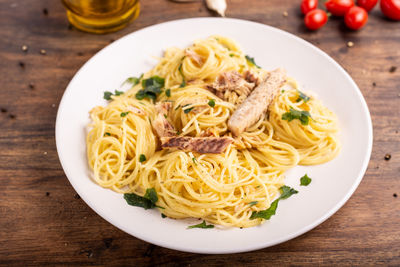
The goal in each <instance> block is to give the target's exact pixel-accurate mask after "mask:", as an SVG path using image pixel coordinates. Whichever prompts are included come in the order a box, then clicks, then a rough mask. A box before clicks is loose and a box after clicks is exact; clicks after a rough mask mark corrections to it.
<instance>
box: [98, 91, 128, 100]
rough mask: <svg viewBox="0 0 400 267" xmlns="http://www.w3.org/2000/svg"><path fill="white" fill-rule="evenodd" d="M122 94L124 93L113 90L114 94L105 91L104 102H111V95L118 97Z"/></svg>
mask: <svg viewBox="0 0 400 267" xmlns="http://www.w3.org/2000/svg"><path fill="white" fill-rule="evenodd" d="M123 93H124V92H122V91H118V90H115V91H114V93H112V92H110V91H105V92H104V96H103V98H104V99H105V100H112V98H111V96H113V95H116V96H119V95H122V94H123Z"/></svg>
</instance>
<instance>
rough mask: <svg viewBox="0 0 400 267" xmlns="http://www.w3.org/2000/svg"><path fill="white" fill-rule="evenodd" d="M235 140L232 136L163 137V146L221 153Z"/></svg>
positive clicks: (204, 152)
mask: <svg viewBox="0 0 400 267" xmlns="http://www.w3.org/2000/svg"><path fill="white" fill-rule="evenodd" d="M232 142H233V139H232V138H230V137H187V136H175V137H161V147H162V148H176V149H179V150H184V151H194V152H198V153H203V154H206V153H211V154H220V153H222V152H224V151H225V149H226V148H227V147H228V146H229V145H230V144H231V143H232Z"/></svg>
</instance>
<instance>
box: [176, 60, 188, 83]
mask: <svg viewBox="0 0 400 267" xmlns="http://www.w3.org/2000/svg"><path fill="white" fill-rule="evenodd" d="M182 60H183V58H182ZM178 70H179V73H180V74H181V76H182V83H181V84H180V85H179V87H181V88H182V87H185V86H186V81H185V75H183V72H182V63H181V64H180V65H179V68H178Z"/></svg>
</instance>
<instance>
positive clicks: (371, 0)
mask: <svg viewBox="0 0 400 267" xmlns="http://www.w3.org/2000/svg"><path fill="white" fill-rule="evenodd" d="M376 3H378V0H357V5H358V6H360V7H362V8H364V9H365V10H366V11H367V12H369V11H370V10H371V9H373V8H374V6H375V5H376Z"/></svg>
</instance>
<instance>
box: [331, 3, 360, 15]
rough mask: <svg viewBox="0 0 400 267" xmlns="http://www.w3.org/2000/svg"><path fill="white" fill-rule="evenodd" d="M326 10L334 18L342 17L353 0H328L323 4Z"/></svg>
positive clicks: (352, 4)
mask: <svg viewBox="0 0 400 267" xmlns="http://www.w3.org/2000/svg"><path fill="white" fill-rule="evenodd" d="M325 6H326V9H328V11H329V12H331V13H332V15H334V16H344V15H345V14H346V12H347V10H349V9H350V8H351V7H352V6H354V2H353V0H328V1H327V2H326V3H325Z"/></svg>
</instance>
